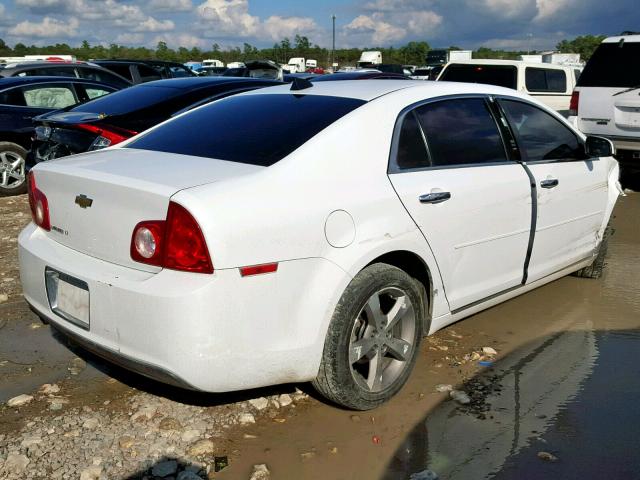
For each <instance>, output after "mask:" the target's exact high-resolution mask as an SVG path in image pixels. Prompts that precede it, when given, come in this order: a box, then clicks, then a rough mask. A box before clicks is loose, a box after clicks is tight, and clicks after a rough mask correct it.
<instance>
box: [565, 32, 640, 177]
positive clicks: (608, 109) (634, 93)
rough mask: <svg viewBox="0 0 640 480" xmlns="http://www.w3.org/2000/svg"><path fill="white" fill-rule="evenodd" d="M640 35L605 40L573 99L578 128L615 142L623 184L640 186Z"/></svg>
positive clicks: (575, 121) (584, 73)
mask: <svg viewBox="0 0 640 480" xmlns="http://www.w3.org/2000/svg"><path fill="white" fill-rule="evenodd" d="M639 56H640V35H623V36H618V37H610V38H607V39H605V40H604V41H603V42H602V43H601V44H600V46H599V47H598V48H597V50H596V51H595V53H594V54H593V56H592V57H591V59H590V60H589V62H588V63H587V65H586V67H585V69H584V71H583V72H582V75H581V76H580V79H579V80H578V84H577V87H576V89H575V91H574V93H573V97H572V99H571V109H572V111H571V114H572V115H574V116H576V118H575V119H574V124H575V125H576V126H577V127H578V128H579V129H580V130H582V131H583V132H584V133H586V134H587V135H601V136H604V137H607V138H609V139H610V140H612V141H613V143H614V144H615V146H616V150H617V159H618V161H619V163H620V169H621V178H620V179H621V182H622V183H623V185H625V186H629V187H632V188H636V189H637V188H639V186H640V64H639V63H638V61H637V59H638V57H639Z"/></svg>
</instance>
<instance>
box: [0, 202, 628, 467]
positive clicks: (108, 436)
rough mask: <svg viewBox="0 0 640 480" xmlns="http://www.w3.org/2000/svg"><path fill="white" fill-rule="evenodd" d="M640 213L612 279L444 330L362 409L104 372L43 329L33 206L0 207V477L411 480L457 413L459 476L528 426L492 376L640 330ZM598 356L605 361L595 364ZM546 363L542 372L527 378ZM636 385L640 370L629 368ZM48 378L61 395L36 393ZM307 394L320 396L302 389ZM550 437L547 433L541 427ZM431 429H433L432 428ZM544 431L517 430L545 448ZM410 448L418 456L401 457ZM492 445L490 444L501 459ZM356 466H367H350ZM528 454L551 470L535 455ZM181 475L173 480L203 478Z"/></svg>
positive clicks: (294, 395) (624, 211) (532, 297)
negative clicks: (260, 467)
mask: <svg viewBox="0 0 640 480" xmlns="http://www.w3.org/2000/svg"><path fill="white" fill-rule="evenodd" d="M639 211H640V195H638V194H630V195H629V196H628V197H626V198H622V199H621V200H620V205H619V206H618V207H617V209H616V215H617V217H616V219H615V220H614V227H616V228H617V232H616V234H615V235H614V237H613V244H612V247H611V255H610V260H609V266H608V269H607V271H606V274H605V277H604V279H603V280H585V279H578V278H572V277H566V278H563V279H561V280H559V281H557V282H554V283H553V284H551V285H547V286H545V287H542V288H540V289H538V290H536V291H534V292H531V293H529V294H526V295H524V296H522V297H520V298H517V299H514V300H512V301H509V302H507V303H505V304H503V305H500V306H497V307H495V308H493V309H491V310H488V311H486V312H483V313H481V314H478V315H475V316H474V317H473V318H470V319H468V320H466V321H464V322H461V323H458V324H456V325H454V326H452V327H449V328H447V329H444V330H443V331H441V332H438V333H437V334H436V335H434V336H432V337H429V338H428V339H427V340H426V341H425V342H424V344H423V346H422V349H421V352H420V357H419V360H418V364H417V366H416V370H415V372H414V375H413V376H412V378H411V380H410V382H409V383H408V385H407V386H406V387H405V388H404V389H403V391H402V392H401V394H400V395H399V396H398V398H396V399H394V400H392V401H391V402H389V404H387V405H384V406H382V407H380V408H379V409H377V410H375V411H373V412H368V413H358V414H354V412H349V411H346V410H342V409H337V408H335V407H333V406H330V405H327V404H324V403H322V402H321V401H319V400H317V399H316V398H314V397H311V398H310V397H308V396H307V394H306V393H302V392H301V391H300V390H296V386H289V385H285V386H279V387H274V388H270V389H261V390H254V391H248V392H239V393H236V394H225V395H214V394H198V393H193V392H187V391H182V390H178V389H174V388H171V387H167V386H164V385H161V384H159V383H156V382H153V381H150V380H145V379H142V378H140V377H139V376H137V375H134V374H130V373H128V372H125V371H123V370H121V369H117V368H114V367H110V366H108V365H106V364H104V363H103V362H101V361H100V360H99V359H96V358H95V357H93V356H91V355H89V354H87V353H86V352H83V351H82V350H80V349H76V348H74V347H70V346H68V345H67V344H66V343H65V341H64V340H63V339H62V338H61V337H59V336H57V335H55V334H52V332H51V330H50V329H49V327H46V326H42V325H41V324H40V322H39V320H38V319H37V317H35V316H34V315H33V314H32V313H31V312H30V311H29V309H28V307H27V306H26V305H25V303H24V301H23V300H22V297H21V290H20V282H19V274H18V264H17V243H16V237H17V235H18V233H19V231H20V230H21V228H23V227H24V226H25V225H26V224H27V223H28V222H29V220H30V214H29V209H28V204H27V199H26V196H19V197H11V198H2V199H0V232H2V234H1V237H0V238H1V239H2V242H1V243H0V255H1V257H0V279H1V280H0V295H3V296H2V297H0V299H2V300H3V301H2V302H1V303H0V478H3V479H4V478H7V479H22V478H37V479H45V478H63V479H67V478H68V479H73V478H82V479H87V480H88V479H98V478H116V479H121V478H142V477H143V475H145V474H151V473H152V474H156V475H158V476H163V475H165V474H166V475H169V476H172V475H175V472H176V469H177V470H178V471H182V470H184V469H187V470H188V471H190V472H194V473H195V474H198V475H199V477H200V478H222V479H224V478H241V479H242V478H250V476H251V472H252V469H253V465H254V464H263V463H264V464H267V466H268V468H269V469H270V470H271V472H272V473H273V474H274V477H275V478H352V477H353V475H357V474H359V475H361V476H360V477H359V478H408V476H409V474H410V473H413V472H417V471H420V470H424V469H425V468H426V467H427V466H429V467H431V468H436V467H439V468H440V469H442V470H440V472H439V473H446V472H447V470H446V469H445V467H444V466H442V465H438V464H436V466H435V467H432V464H431V460H430V458H435V457H437V456H438V455H440V458H441V457H442V455H446V454H447V453H448V452H446V450H445V446H444V445H441V444H438V443H437V442H432V443H431V444H429V442H428V440H426V439H425V434H426V435H427V436H428V435H429V431H427V432H426V433H424V432H423V433H420V432H422V431H423V430H424V426H423V427H422V429H423V430H420V428H419V427H420V426H421V425H424V421H425V418H426V419H429V418H436V419H437V418H443V417H444V418H448V419H449V420H448V422H449V423H448V424H447V429H448V430H447V431H451V432H455V431H456V422H458V424H459V425H458V426H460V425H462V426H465V428H468V429H470V430H469V432H470V433H469V435H468V436H467V438H466V439H463V440H460V443H459V445H458V447H457V448H459V452H458V454H457V455H455V457H452V458H450V459H449V460H448V461H449V462H451V463H450V466H449V467H446V468H449V469H454V468H463V467H462V466H461V465H463V464H464V462H465V461H467V460H470V459H472V458H475V457H474V453H473V452H474V450H473V449H474V448H476V447H477V446H476V445H474V444H473V442H474V441H475V440H474V439H478V438H482V436H483V435H484V434H485V433H486V431H487V429H488V431H490V432H491V431H493V430H492V429H498V430H500V429H502V430H500V431H502V433H501V435H503V436H508V435H512V434H513V432H512V429H516V428H520V427H519V424H518V425H515V424H514V425H512V424H511V423H510V422H511V421H512V420H510V419H511V418H513V416H512V413H513V412H512V411H511V410H510V408H512V407H511V406H510V404H509V399H510V398H511V396H513V392H514V391H513V388H514V386H513V385H511V384H509V382H508V381H507V380H500V379H499V377H500V378H502V376H503V375H504V374H505V373H504V372H508V371H509V368H511V367H510V365H513V364H517V365H519V364H522V362H524V363H525V364H526V362H530V361H531V360H530V359H531V358H533V357H534V356H535V355H537V353H536V352H540V351H541V348H542V351H544V349H545V348H548V347H545V345H549V342H550V340H549V339H555V338H558V336H559V335H560V336H561V338H564V337H568V338H572V337H571V335H578V336H579V337H578V338H579V339H580V341H579V342H575V341H574V342H567V344H569V345H570V344H575V343H577V344H579V345H581V344H582V343H583V341H582V340H581V339H582V338H583V336H584V335H585V332H587V333H586V335H587V338H590V337H589V335H591V334H590V333H589V332H590V331H591V329H593V330H594V331H598V332H599V331H604V332H609V331H614V330H629V331H632V332H633V331H635V332H637V329H638V327H640V325H638V323H639V322H638V309H639V308H640V307H639V306H640V301H639V300H638V298H637V295H638V293H637V289H636V293H635V297H634V296H633V295H634V294H633V293H631V290H629V285H637V282H638V277H637V275H638V273H637V264H638V253H637V252H638V238H637V236H638V231H639V228H638V227H639V225H638V220H637V219H638V218H639V215H638V212H639ZM625 285H626V286H625ZM5 296H6V298H5ZM541 305H544V306H545V308H544V311H543V312H541V311H540V306H541ZM507 325H508V326H507ZM563 336H564V337H563ZM636 342H637V340H636ZM584 343H585V345H589V344H590V343H589V342H584ZM563 345H564V344H563ZM483 347H489V348H487V349H486V350H485V351H483ZM491 348H493V349H495V350H497V355H495V356H494V355H493V354H492V352H491V350H490V349H491ZM561 353H562V354H563V355H566V356H563V357H562V358H563V361H565V360H566V361H574V360H576V358H577V360H580V361H582V360H581V359H582V358H583V357H582V355H597V350H596V351H595V353H594V352H593V351H582V350H579V351H578V352H576V353H575V355H577V357H572V356H571V355H573V354H572V353H571V354H570V352H566V351H563V352H561ZM584 358H587V359H588V358H591V357H588V356H586V357H584ZM479 361H484V362H496V364H495V369H494V368H489V369H488V371H487V372H486V374H482V372H483V371H484V370H485V368H486V367H484V366H482V365H479V364H478V362H479ZM590 361H593V362H595V363H596V364H597V356H596V359H595V360H594V359H592V360H590ZM485 365H492V363H489V364H485ZM540 368H541V367H540V366H539V365H537V364H535V362H534V364H533V366H532V369H533V370H534V371H539V370H540ZM543 368H544V369H545V370H544V371H546V372H548V377H549V378H548V382H542V383H545V384H553V382H554V381H558V379H556V378H554V377H553V375H552V373H553V372H552V371H551V370H548V365H546V366H544V367H543ZM621 368H626V367H625V365H624V364H621ZM587 376H588V375H587ZM505 378H506V377H505ZM522 378H525V379H526V375H523V376H522ZM629 378H637V375H635V374H633V372H629ZM521 381H522V382H523V383H522V384H521V385H520V386H519V388H520V391H521V392H522V391H524V389H525V388H529V389H530V390H529V391H528V393H527V395H526V398H524V397H523V401H526V402H532V403H533V408H532V410H531V412H529V413H528V414H529V415H534V414H537V413H539V412H540V411H542V410H543V406H544V412H545V415H549V413H548V401H549V400H548V399H546V400H542V401H539V402H538V403H536V401H534V400H535V399H536V398H538V397H536V393H537V392H538V389H542V387H543V386H537V385H533V386H532V385H530V384H529V385H527V384H526V383H524V380H521ZM583 381H584V380H583ZM561 383H562V382H559V383H558V384H561ZM44 384H54V385H55V386H49V387H44V389H43V388H41V386H42V385H44ZM458 386H459V387H458ZM298 387H300V388H302V389H303V390H304V391H305V392H309V393H311V394H312V395H314V396H315V394H313V393H312V390H311V389H309V388H307V386H305V385H299V386H298ZM449 387H451V388H460V389H461V390H464V392H465V393H466V394H467V396H468V397H469V399H470V400H471V403H470V404H467V405H461V404H457V403H456V402H454V401H451V400H449V401H445V400H447V399H448V398H449V392H448V391H447V389H448V388H449ZM439 390H444V391H439ZM20 394H25V395H28V396H30V397H33V399H31V400H30V399H29V398H28V397H24V400H23V401H24V402H26V403H25V404H24V405H21V406H20V405H18V406H11V407H10V406H8V405H6V404H5V402H7V400H8V399H9V398H12V397H16V396H18V395H20ZM545 395H546V394H545ZM462 398H463V399H464V397H462ZM513 398H516V397H515V396H514V397H513ZM545 398H546V397H545ZM563 401H566V399H563ZM630 401H633V399H630ZM16 402H18V403H20V402H19V401H16ZM540 402H542V403H540ZM544 402H547V403H544ZM514 408H515V407H514ZM558 408H559V406H558ZM598 408H602V406H598ZM447 409H449V410H451V411H450V412H449V410H447ZM443 411H444V412H445V413H446V415H444V414H442V412H443ZM439 412H440V413H439ZM454 413H455V415H454ZM616 413H619V412H614V414H616ZM610 414H611V412H608V413H607V415H610ZM524 415H525V417H526V415H527V414H524ZM456 419H457V420H456ZM496 419H500V421H497V420H496ZM524 421H525V420H524V419H522V422H524ZM254 422H255V423H254ZM464 422H468V423H467V424H465V423H464ZM551 423H552V422H550V424H551ZM546 428H551V427H548V426H543V427H542V430H544V429H546ZM498 430H495V431H498ZM431 431H432V432H433V431H435V432H436V433H437V432H438V430H437V425H436V426H433V427H431ZM416 432H418V434H417V440H416ZM440 433H442V432H440ZM494 433H495V432H494ZM498 433H499V432H498ZM542 433H543V432H542V431H539V432H537V433H535V434H534V433H528V432H527V433H523V435H524V436H525V437H527V435H533V437H532V438H539V437H540V435H542ZM621 433H624V432H621ZM431 435H432V436H429V439H432V438H434V437H433V435H434V433H431ZM443 438H444V437H443ZM496 438H499V437H496ZM505 438H506V437H505ZM527 438H528V437H527ZM525 440H526V439H525ZM525 440H523V441H522V442H523V443H522V445H521V447H522V448H523V449H524V445H525V444H526V443H527V442H528V440H526V441H525ZM606 440H607V439H606V438H605V439H604V440H603V441H606ZM532 441H533V440H532ZM416 442H417V443H416ZM498 446H499V445H498ZM427 447H428V448H427ZM425 448H427V450H424V449H425ZM429 448H430V449H431V450H429ZM438 448H441V449H443V450H442V451H439V450H438ZM519 448H520V446H519ZM541 448H542V447H541ZM544 448H545V449H548V450H550V452H552V454H553V455H554V456H557V457H560V459H561V460H563V459H564V458H567V457H569V456H570V454H571V450H570V448H569V447H568V446H564V447H563V446H562V445H558V444H554V445H547V446H545V447H544ZM407 449H409V450H411V451H412V452H413V455H409V456H407V454H406V452H407ZM499 450H500V449H499V448H497V446H495V445H494V448H493V450H492V452H493V455H494V456H495V455H497V454H498V453H499ZM524 451H525V452H526V449H525V450H524ZM497 452H498V453H497ZM514 453H515V452H514ZM542 453H548V452H545V451H542ZM429 455H431V457H429ZM223 457H227V460H226V462H227V463H228V464H229V467H227V468H226V469H225V470H224V471H223V472H220V473H216V472H215V470H216V461H217V463H218V466H222V465H223V464H224V463H225V460H224V458H223ZM542 457H544V455H542ZM542 457H540V458H542ZM354 458H367V459H368V460H367V462H366V464H363V463H359V464H358V465H355V464H354V463H358V462H353V459H354ZM492 458H493V457H492ZM531 458H532V459H533V460H532V461H535V462H544V460H540V459H539V458H538V457H537V456H536V452H533V453H532V454H531ZM544 458H548V457H544ZM602 461H603V462H605V461H606V460H602ZM562 463H563V462H562V461H561V462H557V463H548V464H547V463H545V464H543V468H545V469H547V470H544V471H545V472H546V473H548V474H549V475H550V478H561V477H558V476H555V475H554V472H555V471H554V470H553V469H554V468H556V469H557V468H561V466H562ZM565 463H566V462H565ZM154 468H155V470H154ZM436 469H437V468H436ZM549 469H550V470H549ZM390 472H391V473H390ZM556 473H557V472H556ZM342 474H344V476H343V477H341V475H342ZM385 474H386V475H387V476H385ZM81 475H82V476H81ZM100 475H102V477H100ZM187 475H188V474H183V476H182V477H179V478H184V479H190V478H191V479H194V478H197V477H194V476H187ZM403 475H404V476H403ZM444 478H447V477H446V476H445V477H444ZM460 478H464V476H463V477H460Z"/></svg>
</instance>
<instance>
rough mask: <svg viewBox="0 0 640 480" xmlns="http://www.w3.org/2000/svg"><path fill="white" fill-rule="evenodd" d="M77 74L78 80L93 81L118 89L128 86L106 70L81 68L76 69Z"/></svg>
mask: <svg viewBox="0 0 640 480" xmlns="http://www.w3.org/2000/svg"><path fill="white" fill-rule="evenodd" d="M78 74H79V76H80V78H86V79H88V80H95V81H96V82H103V83H108V84H109V85H114V86H116V87H118V88H125V87H128V86H129V84H127V82H125V81H124V80H123V79H122V78H120V77H119V76H117V75H115V74H113V73H110V72H108V71H107V70H106V69H105V70H102V69H98V68H86V67H81V68H78Z"/></svg>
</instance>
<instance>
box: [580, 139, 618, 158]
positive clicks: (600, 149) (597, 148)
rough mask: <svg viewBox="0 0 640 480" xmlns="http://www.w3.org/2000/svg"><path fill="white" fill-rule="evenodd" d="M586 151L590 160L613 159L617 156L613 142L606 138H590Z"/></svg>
mask: <svg viewBox="0 0 640 480" xmlns="http://www.w3.org/2000/svg"><path fill="white" fill-rule="evenodd" d="M584 149H585V153H586V154H587V156H588V157H589V158H594V157H611V156H612V155H615V154H616V147H615V146H614V145H613V142H612V141H611V140H609V139H608V138H604V137H594V136H588V137H587V141H586V142H585V145H584Z"/></svg>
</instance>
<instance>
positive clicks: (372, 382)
mask: <svg viewBox="0 0 640 480" xmlns="http://www.w3.org/2000/svg"><path fill="white" fill-rule="evenodd" d="M382 358H383V356H382V352H380V350H377V351H376V354H375V355H374V357H373V358H372V359H371V361H370V362H369V375H368V376H367V386H368V387H369V390H371V391H376V390H380V387H381V386H382Z"/></svg>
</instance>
